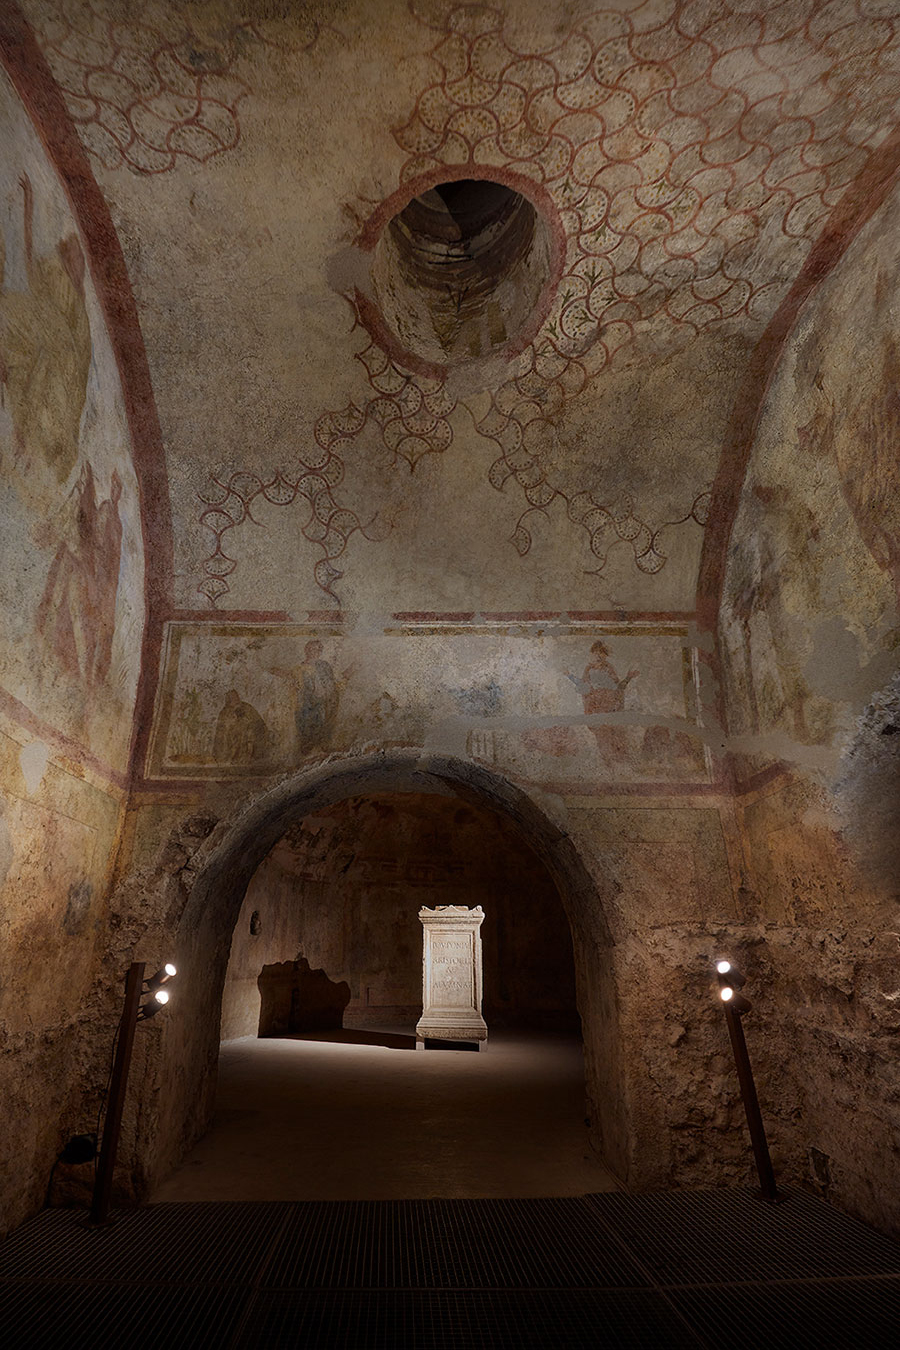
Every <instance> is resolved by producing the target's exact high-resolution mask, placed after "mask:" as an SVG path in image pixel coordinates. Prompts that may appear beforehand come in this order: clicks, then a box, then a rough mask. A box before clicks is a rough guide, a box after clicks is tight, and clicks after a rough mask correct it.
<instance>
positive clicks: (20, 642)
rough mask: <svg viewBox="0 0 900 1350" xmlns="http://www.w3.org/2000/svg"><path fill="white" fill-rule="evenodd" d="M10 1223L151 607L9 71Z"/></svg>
mask: <svg viewBox="0 0 900 1350" xmlns="http://www.w3.org/2000/svg"><path fill="white" fill-rule="evenodd" d="M0 141H2V145H3V155H2V157H0V264H2V266H0V472H2V480H3V481H2V498H0V633H2V641H0V1074H2V1096H3V1100H4V1108H5V1111H6V1113H7V1118H8V1119H9V1121H10V1122H11V1123H14V1128H13V1129H12V1131H7V1133H6V1135H5V1146H4V1150H3V1159H2V1165H0V1176H2V1182H0V1225H2V1226H3V1227H7V1226H9V1224H11V1223H14V1222H16V1221H17V1220H18V1219H20V1218H22V1217H23V1216H24V1215H25V1214H26V1213H28V1212H29V1210H30V1209H33V1208H34V1207H35V1206H36V1205H38V1204H40V1203H41V1202H42V1201H43V1198H44V1194H45V1191H46V1187H47V1179H48V1176H49V1171H50V1166H51V1164H52V1162H53V1160H54V1158H55V1156H56V1153H57V1151H58V1149H59V1148H60V1146H61V1144H62V1143H63V1142H64V1141H65V1137H66V1131H67V1126H72V1127H74V1123H75V1122H76V1121H77V1122H78V1124H79V1125H80V1126H81V1128H89V1126H90V1121H89V1120H85V1119H84V1103H83V1097H84V1094H85V1091H86V1089H87V1090H89V1091H90V1090H93V1092H94V1093H96V1092H97V1091H98V1089H99V1086H100V1084H99V1081H98V1080H99V1079H100V1076H101V1074H102V1070H101V1069H100V1067H99V1064H98V1063H97V1051H98V1047H97V1043H96V1038H95V1033H94V1030H93V1027H92V1017H93V1014H95V1012H96V1001H97V991H96V982H97V980H98V972H99V970H100V968H101V966H102V961H103V952H104V944H105V938H106V931H107V929H106V925H107V918H108V911H107V899H108V893H109V888H110V883H111V880H112V870H113V861H114V857H115V850H116V845H117V842H118V834H119V823H120V815H121V811H122V807H123V804H124V802H123V791H122V787H123V784H124V783H125V781H126V778H127V772H128V769H129V756H130V748H131V742H132V725H133V717H134V706H135V697H136V689H137V682H138V677H139V670H140V655H141V637H142V628H143V621H144V594H143V587H144V574H143V543H142V527H141V519H140V511H139V507H138V498H137V482H136V477H135V471H134V468H133V464H132V457H131V442H130V433H129V429H128V425H127V422H126V418H125V412H124V397H123V391H122V388H121V384H120V379H119V372H118V369H117V364H116V356H115V353H114V351H113V348H112V345H111V342H110V338H109V335H108V333H107V330H106V324H105V320H104V317H103V313H102V311H101V307H100V303H99V300H98V297H97V292H96V290H95V287H94V283H93V280H92V277H91V272H90V267H89V257H88V250H87V246H86V243H85V239H84V237H83V235H82V234H81V232H80V229H79V225H78V224H77V222H76V220H75V218H74V216H73V214H72V211H71V209H70V205H69V203H68V201H67V199H66V195H65V192H64V189H63V185H62V184H61V182H60V180H59V178H58V176H57V174H56V172H55V169H54V167H53V166H52V165H51V163H50V161H49V159H48V158H47V156H46V153H45V151H44V149H43V148H42V146H41V143H40V141H39V139H38V137H37V135H36V134H35V131H34V129H33V127H32V125H31V123H30V121H29V119H28V117H27V115H26V113H25V110H24V108H23V107H22V105H21V103H20V102H19V100H18V98H17V96H16V94H15V93H14V91H13V89H12V86H11V85H10V83H9V81H8V80H7V78H6V76H5V74H2V73H0Z"/></svg>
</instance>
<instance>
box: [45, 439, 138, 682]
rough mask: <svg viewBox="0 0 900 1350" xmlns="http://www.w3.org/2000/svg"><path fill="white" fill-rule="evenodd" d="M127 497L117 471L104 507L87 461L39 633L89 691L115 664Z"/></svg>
mask: <svg viewBox="0 0 900 1350" xmlns="http://www.w3.org/2000/svg"><path fill="white" fill-rule="evenodd" d="M121 495H122V483H121V480H120V478H119V475H118V474H117V473H115V472H114V473H113V475H112V478H111V480H110V495H109V497H108V498H107V499H106V500H105V501H103V502H100V503H99V504H98V502H97V497H96V491H95V486H94V473H93V470H92V468H91V466H90V464H89V463H88V462H87V461H86V462H85V464H84V467H83V468H82V470H81V474H80V476H79V479H78V482H77V483H76V485H75V487H74V488H73V490H72V493H71V495H70V497H69V499H68V501H67V502H66V505H65V508H64V510H63V511H62V513H61V520H60V522H59V524H60V538H59V543H58V544H57V547H56V553H55V554H54V557H53V562H52V563H51V564H50V572H49V574H48V576H47V582H46V585H45V586H44V592H43V595H42V596H41V600H40V604H39V605H38V611H37V616H36V628H37V631H38V632H39V633H40V634H41V636H42V637H43V638H44V640H45V642H46V644H47V646H48V647H49V648H50V650H51V651H52V652H53V654H54V656H55V657H56V659H57V661H58V663H59V665H60V666H61V667H62V669H63V670H65V671H66V672H67V673H68V674H69V675H72V676H74V677H76V678H78V677H81V678H83V679H84V681H85V683H86V684H87V685H88V686H89V687H95V686H96V685H98V684H102V682H103V681H104V680H105V679H106V677H107V675H108V674H109V668H110V664H111V661H112V648H113V637H114V634H115V625H116V593H117V590H118V585H119V561H120V557H121V552H122V521H121V518H120V516H119V499H120V497H121Z"/></svg>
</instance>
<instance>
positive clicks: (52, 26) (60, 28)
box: [35, 0, 322, 174]
mask: <svg viewBox="0 0 900 1350" xmlns="http://www.w3.org/2000/svg"><path fill="white" fill-rule="evenodd" d="M35 17H36V22H35V33H36V36H37V39H38V42H39V43H40V45H41V48H42V50H43V52H44V55H45V56H46V58H47V61H48V64H49V66H50V69H51V70H52V72H53V76H54V78H55V80H56V82H57V84H58V85H59V87H60V89H61V90H62V94H63V97H64V99H65V101H66V106H67V108H68V110H69V113H70V115H71V117H72V120H73V122H74V123H75V126H76V128H77V130H78V134H79V136H80V138H81V141H82V144H83V145H84V147H85V149H86V150H87V152H88V154H90V155H92V156H93V157H94V158H95V159H97V160H99V161H100V163H102V164H103V166H104V167H105V168H107V169H116V168H121V167H123V166H127V167H128V168H129V169H131V170H132V171H133V172H135V173H139V174H160V173H166V172H168V171H169V170H170V169H173V168H174V167H175V165H176V164H177V163H178V161H179V159H183V160H194V161H195V162H196V163H199V164H205V163H206V162H207V161H208V160H210V159H213V158H214V157H215V156H216V155H221V154H223V153H224V152H225V151H226V150H231V149H233V148H234V147H235V146H236V145H237V143H238V141H239V140H240V138H241V124H240V118H239V116H238V108H239V104H240V103H241V101H242V99H244V98H246V97H247V96H248V95H249V94H250V93H251V89H250V86H249V85H248V84H247V83H246V82H245V81H244V80H242V79H239V78H238V77H237V76H236V75H235V74H234V67H235V65H236V63H237V61H238V58H239V57H240V55H241V53H242V52H243V51H244V50H245V49H247V48H252V47H254V46H258V45H260V44H263V45H265V44H266V43H267V41H268V40H267V38H266V35H265V30H264V25H260V24H257V23H251V22H249V21H248V22H245V23H238V24H234V25H232V26H231V27H230V28H229V29H227V30H226V31H223V32H222V33H218V34H216V35H215V36H214V37H210V36H209V35H207V36H200V35H198V34H197V33H196V32H194V31H192V30H191V28H190V27H189V25H188V24H187V23H186V22H183V23H180V24H179V23H178V22H177V20H176V21H175V22H173V23H171V24H170V31H167V32H163V31H161V30H160V28H159V27H155V26H153V24H152V23H151V22H150V21H149V18H150V17H152V10H151V7H150V6H147V7H146V8H145V10H144V17H145V19H146V20H147V21H145V22H135V21H133V20H130V19H129V21H128V22H127V23H117V22H116V20H115V18H114V17H109V15H107V14H105V13H104V12H103V10H102V8H101V7H100V6H98V5H96V4H94V3H92V2H91V0H56V3H55V4H53V5H52V6H48V5H44V4H42V5H41V7H40V10H39V13H38V14H37V15H36V16H35ZM165 18H166V19H168V20H172V18H173V16H172V15H171V14H166V15H165ZM159 22H162V19H160V20H159ZM321 31H322V29H320V27H319V25H318V24H316V23H314V22H308V23H307V25H306V31H305V32H304V35H303V37H304V40H303V42H302V44H301V48H302V50H308V49H309V48H310V47H312V46H313V45H314V43H315V42H316V41H317V40H318V38H319V36H320V33H321Z"/></svg>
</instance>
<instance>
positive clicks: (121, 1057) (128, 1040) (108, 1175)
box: [88, 961, 176, 1224]
mask: <svg viewBox="0 0 900 1350" xmlns="http://www.w3.org/2000/svg"><path fill="white" fill-rule="evenodd" d="M175 973H176V971H175V967H174V966H173V965H172V964H171V963H169V962H167V963H166V964H165V965H164V966H162V967H161V969H160V970H158V971H157V972H156V974H155V975H153V976H151V977H150V979H149V980H145V979H144V962H143V961H133V962H132V963H131V965H130V966H129V968H128V974H127V975H126V976H125V1002H124V1005H123V1007H122V1016H121V1018H120V1019H119V1031H118V1036H117V1039H116V1058H115V1063H114V1064H113V1071H112V1077H111V1079H110V1084H109V1097H108V1099H107V1105H106V1120H105V1122H104V1125H103V1140H102V1143H101V1145H100V1157H99V1161H98V1163H97V1175H96V1177H95V1178H94V1193H93V1195H92V1197H91V1212H90V1218H89V1220H88V1222H89V1223H91V1224H106V1223H109V1222H110V1218H109V1201H110V1196H111V1194H112V1181H113V1172H114V1170H115V1166H116V1154H117V1153H118V1150H119V1136H120V1135H121V1133H122V1111H123V1109H124V1106H125V1090H126V1088H127V1086H128V1070H129V1069H130V1068H131V1055H132V1051H133V1049H134V1033H135V1031H136V1029H137V1024H138V1022H139V1021H146V1020H147V1019H148V1018H150V1017H153V1016H154V1014H155V1013H158V1012H159V1010H160V1009H161V1008H163V1007H165V1005H166V1003H168V1001H169V994H168V991H167V990H166V989H164V988H163V985H164V984H166V983H167V982H168V981H169V980H170V979H172V977H173V976H174V975H175ZM144 996H146V997H147V1002H146V1003H144V1004H142V1003H141V998H142V997H144Z"/></svg>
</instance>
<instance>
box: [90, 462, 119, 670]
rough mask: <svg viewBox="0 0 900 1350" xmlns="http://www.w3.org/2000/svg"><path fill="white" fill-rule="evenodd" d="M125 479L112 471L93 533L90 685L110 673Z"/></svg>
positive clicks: (99, 507) (114, 629)
mask: <svg viewBox="0 0 900 1350" xmlns="http://www.w3.org/2000/svg"><path fill="white" fill-rule="evenodd" d="M121 496H122V480H121V479H120V478H119V475H118V474H117V473H116V472H115V470H113V474H112V478H111V479H110V484H109V497H108V498H107V499H106V501H103V502H101V503H100V505H99V506H98V507H97V517H96V523H95V530H94V556H93V566H92V572H93V581H94V595H93V600H94V634H93V637H94V641H93V652H92V660H91V664H90V667H89V669H88V671H87V676H88V682H89V683H90V684H101V683H102V682H103V680H105V679H106V676H107V675H108V674H109V667H110V664H111V661H112V647H113V637H114V635H115V631H116V594H117V592H118V589H119V562H120V560H121V556H122V520H121V517H120V516H119V501H120V499H121Z"/></svg>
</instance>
